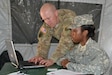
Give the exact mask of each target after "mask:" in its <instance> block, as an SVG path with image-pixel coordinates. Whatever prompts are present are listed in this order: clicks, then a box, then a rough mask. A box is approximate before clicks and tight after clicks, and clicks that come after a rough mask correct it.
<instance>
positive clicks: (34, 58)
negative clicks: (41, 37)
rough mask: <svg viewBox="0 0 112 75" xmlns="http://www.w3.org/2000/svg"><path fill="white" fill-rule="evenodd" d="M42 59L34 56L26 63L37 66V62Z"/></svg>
mask: <svg viewBox="0 0 112 75" xmlns="http://www.w3.org/2000/svg"><path fill="white" fill-rule="evenodd" d="M43 59H44V58H43V57H40V56H35V57H33V58H31V59H30V60H28V61H29V62H33V63H35V64H37V63H38V62H40V61H41V60H43Z"/></svg>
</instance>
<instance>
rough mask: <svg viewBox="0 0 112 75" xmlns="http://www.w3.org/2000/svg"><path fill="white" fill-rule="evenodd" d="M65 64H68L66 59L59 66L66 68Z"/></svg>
mask: <svg viewBox="0 0 112 75" xmlns="http://www.w3.org/2000/svg"><path fill="white" fill-rule="evenodd" d="M67 63H69V61H68V59H64V60H62V61H61V65H62V66H63V67H64V68H66V65H67Z"/></svg>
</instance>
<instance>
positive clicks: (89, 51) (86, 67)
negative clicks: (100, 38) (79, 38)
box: [57, 38, 110, 75]
mask: <svg viewBox="0 0 112 75" xmlns="http://www.w3.org/2000/svg"><path fill="white" fill-rule="evenodd" d="M63 59H68V60H69V61H70V62H69V63H67V65H66V67H67V69H69V70H72V71H75V72H82V73H87V74H94V75H101V74H104V73H105V72H106V71H107V70H108V67H109V64H110V60H109V57H108V55H107V54H106V52H105V51H104V50H101V49H99V47H98V44H97V43H96V42H95V41H93V40H92V39H91V38H90V39H89V40H88V42H87V43H86V45H85V46H81V45H80V44H79V45H78V46H77V47H75V48H74V50H71V51H69V52H68V53H67V54H66V55H65V56H63V57H61V58H60V59H59V60H58V61H57V64H58V65H61V61H62V60H63Z"/></svg>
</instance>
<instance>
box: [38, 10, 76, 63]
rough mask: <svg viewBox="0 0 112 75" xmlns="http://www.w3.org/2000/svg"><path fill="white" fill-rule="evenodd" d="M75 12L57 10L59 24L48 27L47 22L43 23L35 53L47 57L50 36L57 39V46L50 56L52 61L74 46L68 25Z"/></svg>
mask: <svg viewBox="0 0 112 75" xmlns="http://www.w3.org/2000/svg"><path fill="white" fill-rule="evenodd" d="M75 16H76V14H75V13H74V12H73V11H71V10H68V9H60V10H58V17H59V24H57V25H56V27H55V28H53V29H52V28H50V27H49V26H48V25H47V24H45V23H44V24H43V25H42V26H41V28H40V30H39V33H38V40H39V42H38V47H37V51H38V52H37V55H38V56H42V57H44V58H47V57H48V52H49V49H50V45H51V43H50V42H51V39H52V37H55V38H56V39H58V40H59V43H58V46H57V48H56V49H55V51H54V53H53V54H52V56H51V58H50V59H52V60H53V61H54V62H55V61H56V60H57V59H58V58H59V57H61V56H63V55H64V54H65V53H66V52H67V50H71V49H72V48H73V46H74V44H73V42H72V40H71V37H70V30H69V29H68V26H70V25H71V24H72V22H73V18H74V17H75Z"/></svg>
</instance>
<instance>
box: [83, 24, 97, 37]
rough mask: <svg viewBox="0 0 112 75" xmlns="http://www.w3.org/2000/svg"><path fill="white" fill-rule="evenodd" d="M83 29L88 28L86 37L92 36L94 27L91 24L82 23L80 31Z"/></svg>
mask: <svg viewBox="0 0 112 75" xmlns="http://www.w3.org/2000/svg"><path fill="white" fill-rule="evenodd" d="M84 30H88V35H87V37H88V38H89V37H91V38H92V37H94V35H95V27H94V26H93V25H82V26H81V31H82V32H83V31H84Z"/></svg>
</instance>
